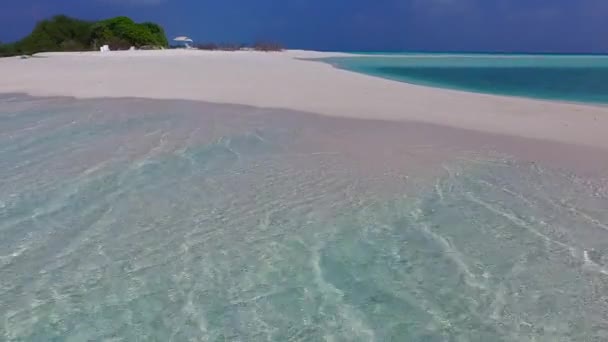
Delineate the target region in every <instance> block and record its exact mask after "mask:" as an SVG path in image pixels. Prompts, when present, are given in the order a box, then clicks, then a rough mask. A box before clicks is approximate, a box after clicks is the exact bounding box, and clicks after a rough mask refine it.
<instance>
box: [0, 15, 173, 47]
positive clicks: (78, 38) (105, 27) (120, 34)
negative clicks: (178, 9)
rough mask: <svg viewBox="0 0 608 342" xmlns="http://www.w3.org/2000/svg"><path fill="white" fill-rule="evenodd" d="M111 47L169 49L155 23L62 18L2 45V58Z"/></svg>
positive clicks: (58, 17) (54, 19)
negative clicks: (104, 46) (17, 39)
mask: <svg viewBox="0 0 608 342" xmlns="http://www.w3.org/2000/svg"><path fill="white" fill-rule="evenodd" d="M103 45H109V46H110V48H111V49H112V50H124V49H128V48H130V47H131V46H135V47H138V48H140V47H144V46H151V47H168V46H169V43H168V41H167V37H166V35H165V31H164V29H163V28H162V27H161V26H159V25H157V24H155V23H151V22H145V23H136V22H134V21H133V20H132V19H130V18H128V17H116V18H111V19H106V20H101V21H96V22H93V21H85V20H80V19H75V18H70V17H68V16H65V15H58V16H55V17H53V18H51V19H47V20H42V21H40V22H38V23H37V24H36V26H35V27H34V30H33V31H32V33H30V34H29V35H28V36H27V37H25V38H23V39H21V40H19V41H17V42H14V43H11V44H1V43H0V57H6V56H15V55H31V54H35V53H38V52H50V51H88V50H97V49H99V47H100V46H103Z"/></svg>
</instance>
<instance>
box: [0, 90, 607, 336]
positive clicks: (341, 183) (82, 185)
mask: <svg viewBox="0 0 608 342" xmlns="http://www.w3.org/2000/svg"><path fill="white" fill-rule="evenodd" d="M388 126H390V127H393V128H394V126H395V124H389V125H388ZM400 131H401V130H400V129H397V130H392V128H386V127H385V126H382V125H381V124H377V123H376V124H375V123H365V122H355V123H353V121H348V120H344V119H328V118H321V117H315V116H312V115H308V114H297V113H293V115H292V114H289V113H287V114H285V113H278V112H273V111H270V110H260V109H255V108H249V107H237V106H219V105H209V104H192V103H186V102H152V101H144V100H94V101H74V100H68V99H32V98H23V97H9V96H5V97H4V98H1V99H0V179H1V180H2V181H1V182H0V274H1V277H0V339H2V340H5V341H92V340H107V341H122V340H124V341H137V340H144V341H188V340H193V341H194V340H196V341H199V340H200V341H267V340H270V341H322V340H326V341H604V340H606V339H608V326H607V325H606V323H607V322H608V311H607V310H606V305H605V301H606V298H607V296H608V211H607V210H606V208H608V191H606V187H605V186H604V185H602V183H601V182H599V181H594V180H585V179H582V178H579V177H577V176H575V175H573V174H571V173H565V172H561V171H556V170H551V169H548V168H544V167H542V166H540V165H538V164H528V163H523V162H518V161H516V160H513V159H512V158H507V157H497V156H492V155H491V154H488V153H485V152H484V153H481V152H480V151H469V152H466V151H465V152H463V153H460V152H455V151H452V150H445V151H447V153H442V152H440V151H439V148H437V149H435V148H434V147H432V148H429V146H424V145H420V146H413V145H411V144H409V145H408V146H407V150H404V149H403V147H404V146H405V145H404V144H399V143H398V142H399V141H403V140H401V139H403V137H402V135H401V134H400V133H397V134H394V132H400ZM363 132H371V133H370V134H369V136H366V134H365V133H363ZM391 139H395V140H391ZM368 149H369V150H368ZM370 151H372V152H374V153H370ZM450 156H452V157H450ZM456 156H457V157H456Z"/></svg>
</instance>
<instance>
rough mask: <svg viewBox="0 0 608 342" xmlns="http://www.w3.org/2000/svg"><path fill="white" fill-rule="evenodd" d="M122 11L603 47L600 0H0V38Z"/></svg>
mask: <svg viewBox="0 0 608 342" xmlns="http://www.w3.org/2000/svg"><path fill="white" fill-rule="evenodd" d="M59 13H62V14H68V15H72V16H77V17H81V18H86V19H100V18H105V17H110V16H116V15H128V16H131V17H133V18H134V19H136V20H138V21H143V20H151V21H156V22H159V23H160V24H162V25H163V26H164V27H165V28H166V30H167V33H168V34H169V35H170V36H175V35H189V36H191V37H192V38H194V39H195V40H196V41H199V42H208V41H216V42H239V43H241V42H242V43H246V42H251V41H255V40H272V41H279V42H281V43H283V44H284V45H287V46H288V47H292V48H305V49H321V50H342V51H346V50H349V51H353V50H376V51H379V50H382V51H388V50H432V51H458V50H460V51H521V52H539V51H542V52H608V19H607V18H608V0H0V41H5V42H6V41H12V40H16V39H18V38H20V37H22V36H24V35H26V34H27V33H28V32H29V31H30V30H31V29H32V27H33V25H34V24H35V22H36V21H37V20H40V19H42V18H45V17H48V16H51V15H54V14H59Z"/></svg>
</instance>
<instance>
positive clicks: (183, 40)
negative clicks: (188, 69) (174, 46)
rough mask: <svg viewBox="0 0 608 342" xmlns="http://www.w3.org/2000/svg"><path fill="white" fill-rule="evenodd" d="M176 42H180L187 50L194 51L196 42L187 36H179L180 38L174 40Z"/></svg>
mask: <svg viewBox="0 0 608 342" xmlns="http://www.w3.org/2000/svg"><path fill="white" fill-rule="evenodd" d="M173 41H174V42H179V43H182V44H184V47H185V48H186V49H192V45H191V44H192V43H193V42H194V41H193V40H192V39H190V38H188V37H186V36H179V37H175V38H173Z"/></svg>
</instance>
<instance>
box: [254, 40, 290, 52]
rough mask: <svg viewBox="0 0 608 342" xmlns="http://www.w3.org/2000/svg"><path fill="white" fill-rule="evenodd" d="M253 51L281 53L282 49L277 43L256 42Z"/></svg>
mask: <svg viewBox="0 0 608 342" xmlns="http://www.w3.org/2000/svg"><path fill="white" fill-rule="evenodd" d="M253 49H254V50H256V51H265V52H270V51H283V50H284V48H283V46H281V44H278V43H270V42H257V43H255V44H253Z"/></svg>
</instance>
